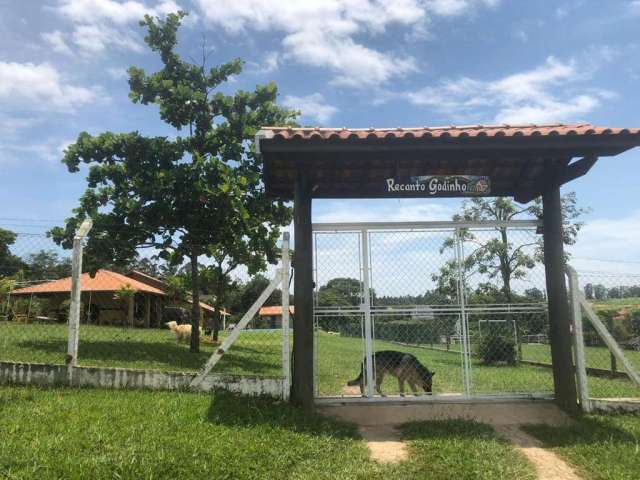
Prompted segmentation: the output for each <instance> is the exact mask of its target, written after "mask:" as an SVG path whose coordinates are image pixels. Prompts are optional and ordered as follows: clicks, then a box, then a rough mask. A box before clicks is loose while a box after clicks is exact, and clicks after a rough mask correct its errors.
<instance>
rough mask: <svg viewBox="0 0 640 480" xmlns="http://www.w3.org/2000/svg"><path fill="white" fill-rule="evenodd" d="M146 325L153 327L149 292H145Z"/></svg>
mask: <svg viewBox="0 0 640 480" xmlns="http://www.w3.org/2000/svg"><path fill="white" fill-rule="evenodd" d="M144 326H145V327H147V328H149V327H151V297H150V296H149V294H148V293H145V294H144Z"/></svg>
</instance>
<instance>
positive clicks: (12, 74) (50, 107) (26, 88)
mask: <svg viewBox="0 0 640 480" xmlns="http://www.w3.org/2000/svg"><path fill="white" fill-rule="evenodd" d="M99 96H100V92H99V91H98V90H96V89H90V88H86V87H81V86H78V85H73V84H71V83H68V82H66V81H65V80H64V79H63V77H62V75H61V74H60V73H59V72H58V70H57V69H56V68H55V67H54V66H53V65H50V64H48V63H40V64H34V63H14V62H8V63H7V62H0V100H1V101H2V102H3V103H4V104H5V106H6V105H12V104H16V105H19V106H20V107H21V108H24V107H25V105H26V106H27V107H29V108H32V109H34V110H45V111H60V112H70V111H74V110H76V109H77V108H79V107H81V106H83V105H87V104H89V103H92V102H94V101H96V100H97V99H98V97H99Z"/></svg>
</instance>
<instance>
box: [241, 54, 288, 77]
mask: <svg viewBox="0 0 640 480" xmlns="http://www.w3.org/2000/svg"><path fill="white" fill-rule="evenodd" d="M281 63H282V56H281V55H280V53H279V52H267V53H266V54H264V55H263V61H262V62H260V63H256V62H249V66H250V72H251V73H256V74H264V75H267V74H270V73H273V72H275V71H276V70H278V68H279V67H280V64H281Z"/></svg>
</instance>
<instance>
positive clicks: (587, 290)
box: [584, 283, 593, 300]
mask: <svg viewBox="0 0 640 480" xmlns="http://www.w3.org/2000/svg"><path fill="white" fill-rule="evenodd" d="M584 296H585V298H586V299H587V300H593V284H591V283H587V284H586V285H585V286H584Z"/></svg>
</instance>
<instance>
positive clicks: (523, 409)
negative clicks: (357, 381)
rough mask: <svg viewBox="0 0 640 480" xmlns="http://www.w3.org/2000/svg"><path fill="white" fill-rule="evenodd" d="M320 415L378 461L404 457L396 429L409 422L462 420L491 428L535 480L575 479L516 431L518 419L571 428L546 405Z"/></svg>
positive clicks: (363, 409) (386, 407)
mask: <svg viewBox="0 0 640 480" xmlns="http://www.w3.org/2000/svg"><path fill="white" fill-rule="evenodd" d="M353 389H355V390H353ZM343 394H345V395H354V396H355V395H359V394H360V389H359V388H358V387H350V388H349V389H348V390H347V389H346V388H345V390H344V391H343ZM321 411H323V413H324V414H326V415H329V416H332V417H334V418H338V419H340V420H343V421H347V422H350V423H355V424H356V425H358V429H359V431H360V434H361V435H362V438H363V439H364V440H365V441H366V442H367V446H368V447H369V451H370V452H371V458H373V459H374V460H376V461H379V462H383V463H393V462H400V461H402V460H404V459H406V458H407V455H408V452H407V446H406V443H405V442H403V441H402V437H401V435H400V432H399V431H398V430H397V429H396V427H398V426H399V425H402V424H403V423H407V422H411V421H428V420H442V419H448V418H461V419H467V420H475V421H478V422H481V423H487V424H489V425H491V426H492V427H493V428H494V429H495V430H496V432H498V434H499V435H501V436H503V437H504V438H505V439H507V440H508V441H509V442H511V443H512V444H513V445H514V447H515V448H516V449H518V450H519V451H521V452H522V453H523V454H524V455H525V456H526V458H527V459H528V460H529V461H530V462H531V463H532V464H533V466H534V467H535V469H536V472H537V475H538V479H539V480H552V479H553V480H579V479H580V477H578V475H577V474H576V473H575V471H574V470H573V469H572V468H571V467H570V466H569V465H568V464H567V463H566V462H565V461H564V460H562V459H561V458H560V457H558V456H557V455H556V454H555V453H553V452H552V451H550V450H547V449H545V448H543V446H542V444H541V443H540V442H539V441H538V440H536V439H535V438H533V437H532V436H530V435H528V434H527V433H525V432H524V431H522V430H521V429H520V426H521V425H522V424H523V420H524V421H525V422H526V423H533V424H546V425H564V424H567V423H570V422H571V419H570V418H569V417H568V416H567V415H566V414H564V413H563V412H562V411H561V410H559V409H558V407H556V406H555V405H554V404H552V403H550V402H533V403H526V402H516V403H508V402H502V403H499V402H490V403H484V404H483V403H478V404H465V403H440V404H438V403H434V404H429V405H426V404H422V405H419V404H418V405H416V404H413V405H409V404H397V405H391V404H351V405H340V406H328V407H323V408H321Z"/></svg>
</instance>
